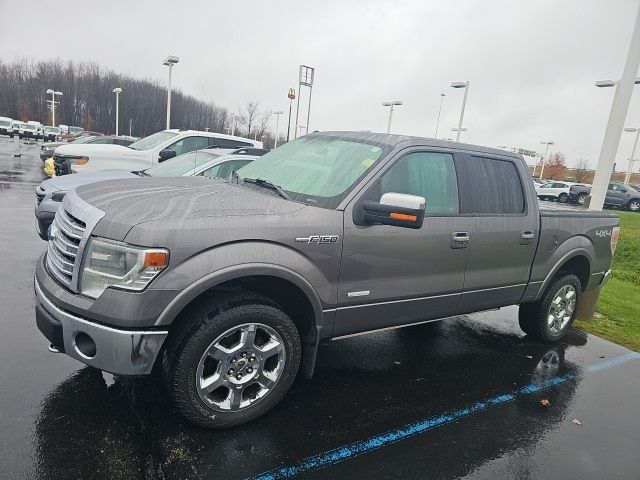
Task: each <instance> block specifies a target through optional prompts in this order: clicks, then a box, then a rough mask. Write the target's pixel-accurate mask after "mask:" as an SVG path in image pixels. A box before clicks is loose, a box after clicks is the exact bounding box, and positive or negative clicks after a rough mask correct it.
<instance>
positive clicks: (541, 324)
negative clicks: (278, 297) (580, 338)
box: [518, 273, 582, 342]
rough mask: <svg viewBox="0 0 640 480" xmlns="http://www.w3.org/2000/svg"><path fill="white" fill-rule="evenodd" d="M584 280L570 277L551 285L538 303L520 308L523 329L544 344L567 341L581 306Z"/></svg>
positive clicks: (519, 318)
mask: <svg viewBox="0 0 640 480" xmlns="http://www.w3.org/2000/svg"><path fill="white" fill-rule="evenodd" d="M581 295H582V285H581V283H580V279H579V278H578V277H576V276H575V275H573V274H571V273H568V274H565V275H562V276H560V277H558V278H556V279H555V280H553V281H552V282H551V284H550V285H549V286H548V287H547V289H546V290H545V292H544V294H543V295H542V298H541V299H540V300H538V301H537V302H532V303H523V304H522V305H520V311H519V314H518V320H519V322H520V328H521V329H522V330H523V331H524V332H525V333H526V334H527V335H529V336H531V337H533V338H535V339H537V340H542V341H543V342H557V341H559V340H561V339H562V337H564V336H565V335H566V334H567V332H568V331H569V328H571V325H572V324H573V320H574V317H575V314H576V312H577V310H578V305H579V304H580V297H581Z"/></svg>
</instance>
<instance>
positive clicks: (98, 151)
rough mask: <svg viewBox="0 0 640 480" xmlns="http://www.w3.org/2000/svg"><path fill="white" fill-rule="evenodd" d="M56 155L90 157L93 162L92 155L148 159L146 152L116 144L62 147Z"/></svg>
mask: <svg viewBox="0 0 640 480" xmlns="http://www.w3.org/2000/svg"><path fill="white" fill-rule="evenodd" d="M55 153H56V154H58V155H68V156H88V157H89V160H91V155H99V156H110V155H117V156H119V157H120V156H122V155H123V154H130V156H131V157H146V155H145V152H141V151H140V152H139V151H137V150H132V149H131V148H127V147H123V146H122V145H114V144H96V145H92V144H90V143H79V144H70V145H61V146H59V147H58V148H56V150H55Z"/></svg>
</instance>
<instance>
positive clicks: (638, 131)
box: [624, 128, 640, 185]
mask: <svg viewBox="0 0 640 480" xmlns="http://www.w3.org/2000/svg"><path fill="white" fill-rule="evenodd" d="M624 131H625V132H635V134H636V139H635V140H634V142H633V150H631V158H629V165H628V166H627V174H626V175H625V176H624V184H625V185H629V180H630V179H631V170H633V162H635V158H636V147H637V146H638V137H640V128H625V129H624Z"/></svg>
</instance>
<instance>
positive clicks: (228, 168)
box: [202, 159, 251, 178]
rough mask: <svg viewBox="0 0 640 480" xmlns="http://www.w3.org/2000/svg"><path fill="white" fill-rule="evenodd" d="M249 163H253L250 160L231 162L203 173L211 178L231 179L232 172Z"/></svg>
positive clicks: (220, 164)
mask: <svg viewBox="0 0 640 480" xmlns="http://www.w3.org/2000/svg"><path fill="white" fill-rule="evenodd" d="M249 163H251V160H250V159H243V160H229V161H227V162H222V163H219V164H218V165H215V166H213V167H211V168H209V169H207V170H205V171H204V172H202V175H204V176H205V177H209V178H214V177H217V178H229V177H230V176H231V172H233V171H234V170H239V169H241V168H242V167H244V166H245V165H247V164H249Z"/></svg>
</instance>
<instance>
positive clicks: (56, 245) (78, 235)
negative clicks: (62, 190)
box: [47, 206, 87, 288]
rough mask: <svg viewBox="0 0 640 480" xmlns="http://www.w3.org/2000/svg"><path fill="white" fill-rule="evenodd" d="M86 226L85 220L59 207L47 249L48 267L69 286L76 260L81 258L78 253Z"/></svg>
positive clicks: (71, 281) (59, 279) (58, 278)
mask: <svg viewBox="0 0 640 480" xmlns="http://www.w3.org/2000/svg"><path fill="white" fill-rule="evenodd" d="M86 228H87V225H86V224H85V222H83V221H82V220H80V219H78V218H76V217H74V216H73V215H71V214H70V213H69V212H67V211H66V210H65V209H64V208H63V207H62V206H60V208H58V211H57V213H56V216H55V218H54V219H53V226H52V228H51V235H52V238H51V239H50V240H49V247H48V249H47V268H48V269H49V272H50V273H51V274H52V275H53V276H54V277H55V278H56V279H57V280H58V281H60V282H61V283H62V284H63V285H65V286H66V287H69V288H71V287H72V283H73V279H74V274H75V271H76V268H75V266H76V262H77V261H79V260H80V259H79V255H78V253H79V250H80V243H81V242H82V240H83V238H84V234H85V230H86Z"/></svg>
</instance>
